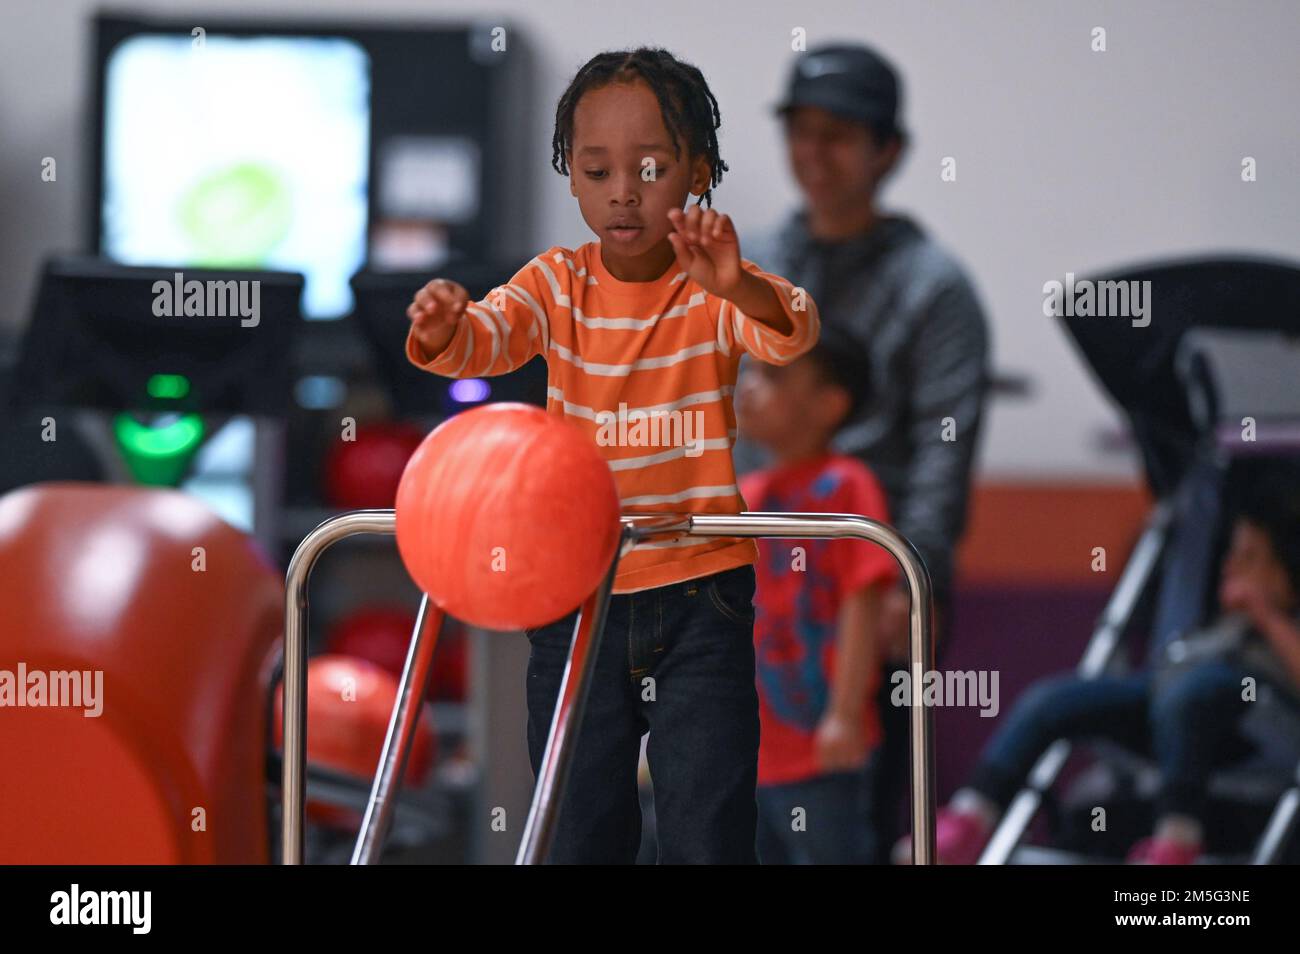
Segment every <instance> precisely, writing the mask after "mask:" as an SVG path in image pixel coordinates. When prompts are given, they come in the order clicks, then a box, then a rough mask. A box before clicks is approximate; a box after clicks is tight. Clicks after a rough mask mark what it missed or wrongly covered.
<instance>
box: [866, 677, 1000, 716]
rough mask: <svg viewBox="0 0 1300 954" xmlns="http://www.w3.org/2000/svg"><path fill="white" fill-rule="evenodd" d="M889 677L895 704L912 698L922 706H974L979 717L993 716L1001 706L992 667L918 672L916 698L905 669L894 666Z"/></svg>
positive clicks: (891, 697)
mask: <svg viewBox="0 0 1300 954" xmlns="http://www.w3.org/2000/svg"><path fill="white" fill-rule="evenodd" d="M889 681H890V682H891V683H893V686H894V688H893V690H892V691H891V692H890V694H889V701H890V702H891V703H892V704H893V705H895V706H911V705H912V704H913V701H918V702H920V703H921V705H923V706H947V707H951V706H956V707H965V706H971V707H975V706H978V707H979V710H980V718H983V719H992V718H994V717H996V716H997V714H998V712H999V710H1000V709H1001V708H1002V704H1001V702H1000V701H999V699H998V682H999V679H998V671H997V670H996V669H993V670H987V669H981V670H978V671H976V670H973V669H971V670H960V669H950V670H948V671H947V672H940V671H939V670H937V669H932V670H930V671H929V672H927V673H923V674H922V676H921V685H920V687H919V688H917V689H916V690H915V691H916V692H919V693H920V698H919V699H914V693H913V686H912V674H911V673H910V672H908V671H907V670H906V669H897V670H895V671H894V672H893V673H892V674H891V675H890V677H889Z"/></svg>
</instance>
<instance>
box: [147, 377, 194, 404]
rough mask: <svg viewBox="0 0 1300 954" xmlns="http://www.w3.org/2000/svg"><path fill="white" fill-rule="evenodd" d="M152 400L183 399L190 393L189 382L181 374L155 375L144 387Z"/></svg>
mask: <svg viewBox="0 0 1300 954" xmlns="http://www.w3.org/2000/svg"><path fill="white" fill-rule="evenodd" d="M145 389H146V390H147V391H148V392H149V396H150V397H152V398H171V399H173V400H175V399H178V398H183V397H185V395H187V394H189V393H190V380H189V378H187V377H185V376H184V375H183V374H155V375H154V376H153V377H151V378H150V379H149V383H148V384H146V385H145Z"/></svg>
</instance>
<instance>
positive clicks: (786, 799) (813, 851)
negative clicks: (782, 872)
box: [758, 771, 869, 865]
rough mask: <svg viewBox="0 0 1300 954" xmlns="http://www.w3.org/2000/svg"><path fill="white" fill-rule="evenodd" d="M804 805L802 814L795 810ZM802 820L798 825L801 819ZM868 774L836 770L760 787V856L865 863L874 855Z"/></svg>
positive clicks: (784, 861) (775, 860) (773, 861)
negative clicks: (869, 835) (870, 855)
mask: <svg viewBox="0 0 1300 954" xmlns="http://www.w3.org/2000/svg"><path fill="white" fill-rule="evenodd" d="M797 809H802V811H801V813H800V814H799V815H798V816H796V815H795V811H796V810H797ZM796 820H798V821H799V822H800V823H801V824H800V825H799V827H797V828H796V826H795V822H796ZM867 823H868V815H867V777H866V775H865V774H864V773H863V772H861V771H851V772H832V773H830V774H827V775H819V776H817V777H816V778H810V779H806V780H804V781H801V782H789V783H786V784H782V785H761V786H759V789H758V860H759V861H761V862H762V863H763V864H765V865H791V864H793V865H861V864H866V863H867V858H868V854H867V852H868V847H869V846H868V834H869V832H868V824H867Z"/></svg>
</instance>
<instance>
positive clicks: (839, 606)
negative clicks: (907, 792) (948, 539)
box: [736, 327, 898, 864]
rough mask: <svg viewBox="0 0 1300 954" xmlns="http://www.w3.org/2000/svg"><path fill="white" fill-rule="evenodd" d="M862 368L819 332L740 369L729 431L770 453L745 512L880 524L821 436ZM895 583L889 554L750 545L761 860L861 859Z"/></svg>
mask: <svg viewBox="0 0 1300 954" xmlns="http://www.w3.org/2000/svg"><path fill="white" fill-rule="evenodd" d="M866 373H867V369H866V367H865V363H864V362H862V361H860V360H858V361H855V360H854V356H853V350H852V348H851V347H848V346H847V342H846V341H843V340H841V339H840V337H839V335H838V334H833V333H832V331H831V329H830V327H824V328H823V329H822V338H821V340H820V341H819V342H818V344H817V346H816V347H815V348H813V350H812V351H811V352H809V353H808V354H807V355H805V356H804V357H802V358H800V359H799V360H798V361H795V362H794V363H793V364H789V365H786V366H784V367H772V366H767V365H756V366H754V367H752V368H748V367H747V368H746V370H745V371H744V372H742V374H741V380H740V386H739V389H738V391H737V394H736V413H737V418H738V421H739V424H740V430H741V433H742V434H744V435H745V436H746V437H747V438H749V439H751V440H753V441H755V442H756V443H757V444H760V445H762V446H764V447H766V448H767V449H768V450H769V451H771V453H772V455H773V458H774V464H773V466H771V467H770V468H768V469H766V470H760V471H755V472H753V473H751V474H747V475H746V476H745V477H744V478H743V479H742V481H741V491H742V492H743V494H744V496H745V500H746V501H747V502H748V503H749V505H750V508H751V509H753V510H763V511H790V512H813V513H818V512H820V513H856V514H862V515H863V516H867V517H871V518H873V519H876V520H880V521H882V522H887V521H888V519H889V517H888V513H887V506H886V503H885V495H884V491H883V490H882V489H881V487H880V485H879V484H878V483H877V482H876V479H875V477H874V476H872V474H871V472H870V471H869V470H868V469H867V468H866V467H865V466H864V465H863V464H862V463H861V461H859V460H857V459H856V458H853V457H848V456H845V455H843V454H838V453H834V452H833V451H832V450H831V449H830V441H831V437H832V435H833V434H834V433H835V431H836V430H837V429H838V428H839V426H840V425H841V424H842V423H843V421H844V420H846V419H847V418H851V417H852V416H853V414H854V413H855V412H856V411H857V410H858V409H859V408H860V407H861V405H862V404H863V403H864V401H865V399H866V380H865V375H866ZM897 578H898V567H897V565H896V564H895V562H894V559H893V557H891V556H890V555H889V554H888V553H886V552H885V551H884V550H882V549H881V548H879V547H877V546H874V545H873V544H869V543H866V542H864V541H861V540H809V541H802V540H763V541H761V542H760V543H759V563H758V597H757V601H756V621H755V624H754V644H755V650H756V656H757V666H758V668H757V677H758V679H757V682H758V695H759V714H760V718H761V723H762V742H761V745H760V747H759V754H758V783H759V790H758V808H759V841H758V851H759V860H760V861H762V862H763V863H764V864H781V863H802V864H864V863H866V861H867V857H868V854H867V852H868V849H869V844H868V841H867V836H868V832H867V814H866V806H865V804H864V799H863V795H864V792H863V773H862V769H863V766H864V764H865V762H866V758H867V755H868V753H869V752H870V750H871V749H872V748H873V747H874V746H875V744H876V743H877V742H878V740H879V735H880V726H879V723H878V719H877V716H876V710H875V707H874V701H873V700H874V694H875V689H876V686H875V682H876V681H877V680H878V678H879V675H878V672H879V658H878V657H879V655H880V650H879V647H877V645H876V639H877V631H878V630H877V611H878V607H879V600H880V597H881V594H882V593H885V592H888V591H889V590H890V588H891V587H893V586H894V584H895V583H896V581H897Z"/></svg>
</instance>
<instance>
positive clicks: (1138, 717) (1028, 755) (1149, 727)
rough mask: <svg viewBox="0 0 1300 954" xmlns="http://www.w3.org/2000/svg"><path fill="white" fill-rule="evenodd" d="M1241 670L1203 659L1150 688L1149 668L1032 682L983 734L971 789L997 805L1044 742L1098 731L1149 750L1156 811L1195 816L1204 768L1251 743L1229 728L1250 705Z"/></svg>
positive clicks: (1200, 806) (1096, 735) (1200, 807)
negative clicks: (993, 729)
mask: <svg viewBox="0 0 1300 954" xmlns="http://www.w3.org/2000/svg"><path fill="white" fill-rule="evenodd" d="M1245 675H1246V673H1245V672H1244V671H1243V670H1241V669H1239V668H1238V667H1236V666H1234V665H1232V664H1231V663H1228V662H1223V661H1210V662H1206V663H1203V664H1201V665H1198V666H1196V667H1194V668H1189V669H1187V670H1186V671H1184V672H1180V673H1178V674H1177V676H1176V677H1174V678H1172V679H1171V680H1170V681H1169V682H1168V684H1166V685H1162V686H1161V687H1160V689H1159V691H1156V690H1155V688H1154V686H1153V682H1152V674H1151V672H1150V671H1144V672H1139V673H1135V674H1133V675H1128V676H1103V677H1101V678H1099V679H1080V678H1079V677H1077V676H1073V675H1069V676H1058V677H1055V678H1052V679H1045V680H1042V681H1041V682H1037V683H1035V684H1034V685H1033V686H1031V687H1030V688H1029V689H1028V690H1026V691H1025V693H1024V694H1023V695H1022V696H1021V697H1020V698H1019V699H1017V700H1016V704H1015V706H1014V707H1012V710H1011V712H1010V714H1009V716H1008V718H1007V722H1006V724H1005V725H1004V726H1003V727H1002V728H1001V729H1000V730H999V731H998V733H997V734H996V735H994V736H993V738H992V739H991V740H990V742H989V744H988V746H987V747H986V748H985V750H984V753H983V754H982V755H981V757H980V761H979V765H978V766H977V767H976V769H975V772H974V773H973V774H972V777H971V782H970V787H971V788H974V789H976V790H977V791H979V792H980V793H981V794H983V795H985V796H986V797H987V798H989V799H990V800H991V801H993V802H996V803H997V804H998V805H1000V806H1002V807H1006V805H1007V804H1008V803H1009V802H1010V801H1011V799H1012V797H1013V796H1014V795H1015V793H1016V790H1017V789H1018V788H1019V787H1020V785H1021V784H1022V783H1023V781H1024V778H1025V776H1026V774H1027V773H1028V772H1029V770H1030V768H1032V767H1033V764H1034V762H1035V760H1037V758H1038V756H1039V755H1041V754H1042V752H1043V751H1044V750H1045V749H1046V748H1047V747H1048V746H1049V745H1051V744H1052V742H1054V741H1056V740H1057V739H1076V740H1082V741H1086V740H1089V739H1106V740H1109V741H1113V742H1116V743H1119V744H1122V745H1124V746H1125V747H1126V748H1129V749H1130V750H1132V751H1135V752H1138V753H1144V754H1150V755H1152V756H1154V758H1155V760H1156V762H1157V764H1158V765H1159V767H1160V776H1161V789H1160V796H1159V798H1158V799H1157V805H1156V810H1157V813H1158V814H1166V813H1177V814H1180V815H1190V816H1192V817H1194V818H1200V817H1202V815H1203V813H1204V808H1205V799H1206V783H1207V782H1208V780H1209V777H1210V774H1211V772H1212V771H1213V770H1214V769H1216V768H1217V767H1219V766H1220V765H1223V764H1225V763H1227V762H1230V761H1232V760H1234V759H1237V758H1241V757H1242V756H1245V755H1247V754H1249V753H1250V752H1251V750H1252V746H1251V745H1250V743H1249V742H1247V741H1246V740H1245V739H1244V738H1242V736H1241V735H1240V734H1239V732H1238V725H1239V723H1240V721H1241V717H1242V716H1243V715H1245V713H1246V707H1247V706H1249V705H1250V703H1249V702H1245V701H1243V700H1242V697H1241V695H1242V684H1241V681H1242V678H1243V676H1245Z"/></svg>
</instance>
